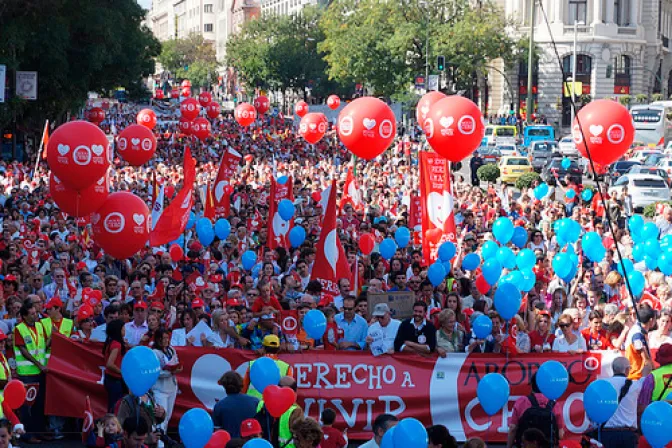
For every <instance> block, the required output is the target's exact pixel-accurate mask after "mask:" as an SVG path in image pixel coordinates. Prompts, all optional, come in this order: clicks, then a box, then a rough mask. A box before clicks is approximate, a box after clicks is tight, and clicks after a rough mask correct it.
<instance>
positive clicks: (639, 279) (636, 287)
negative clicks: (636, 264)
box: [628, 269, 646, 297]
mask: <svg viewBox="0 0 672 448" xmlns="http://www.w3.org/2000/svg"><path fill="white" fill-rule="evenodd" d="M628 283H630V288H631V289H632V293H633V294H634V295H635V296H637V297H639V296H641V295H642V293H643V292H644V287H645V286H646V279H644V274H642V273H641V272H639V271H637V270H634V269H633V270H632V271H631V272H629V273H628Z"/></svg>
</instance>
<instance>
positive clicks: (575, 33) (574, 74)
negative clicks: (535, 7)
mask: <svg viewBox="0 0 672 448" xmlns="http://www.w3.org/2000/svg"><path fill="white" fill-rule="evenodd" d="M578 32H579V21H578V20H576V19H574V47H573V49H572V103H574V102H575V99H576V98H575V97H576V92H575V88H574V86H575V85H576V36H577V34H578ZM570 110H571V112H572V119H571V120H570V123H571V124H572V125H573V123H574V106H572V107H570Z"/></svg>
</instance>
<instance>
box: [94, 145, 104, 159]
mask: <svg viewBox="0 0 672 448" xmlns="http://www.w3.org/2000/svg"><path fill="white" fill-rule="evenodd" d="M91 151H93V153H94V154H95V155H97V156H100V155H101V154H102V153H103V152H104V151H105V148H103V146H102V145H91Z"/></svg>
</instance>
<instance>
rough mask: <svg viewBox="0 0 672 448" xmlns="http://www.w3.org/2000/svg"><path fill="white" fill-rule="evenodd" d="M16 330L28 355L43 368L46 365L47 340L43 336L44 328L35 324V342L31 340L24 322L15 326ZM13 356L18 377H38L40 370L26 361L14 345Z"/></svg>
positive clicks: (31, 335)
mask: <svg viewBox="0 0 672 448" xmlns="http://www.w3.org/2000/svg"><path fill="white" fill-rule="evenodd" d="M16 329H17V330H18V331H19V334H20V335H21V337H22V338H23V341H24V342H25V344H26V350H28V353H30V354H31V355H32V357H33V358H35V361H37V362H39V363H40V364H42V365H43V366H46V365H47V338H46V337H45V334H44V328H42V324H41V323H40V322H35V330H36V332H37V341H35V340H34V339H33V333H32V332H31V331H30V329H28V326H27V325H26V323H25V322H21V323H20V324H19V325H17V326H16ZM14 356H15V359H16V373H18V374H19V375H20V376H27V375H39V374H40V369H39V368H38V367H37V366H36V365H35V364H33V363H32V362H30V361H28V359H27V358H25V357H24V356H23V354H22V353H21V350H19V348H18V347H17V346H16V343H15V344H14Z"/></svg>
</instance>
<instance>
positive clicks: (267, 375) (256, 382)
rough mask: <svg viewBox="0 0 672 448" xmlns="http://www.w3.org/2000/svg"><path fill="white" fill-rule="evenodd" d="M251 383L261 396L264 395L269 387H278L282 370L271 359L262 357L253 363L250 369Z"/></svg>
mask: <svg viewBox="0 0 672 448" xmlns="http://www.w3.org/2000/svg"><path fill="white" fill-rule="evenodd" d="M250 382H251V383H252V385H253V386H254V388H255V389H256V390H257V392H259V393H260V394H263V393H264V389H266V387H267V386H270V385H275V386H277V385H278V383H279V382H280V369H279V368H278V365H277V364H276V363H275V361H273V360H272V359H271V358H267V357H265V356H262V357H261V358H259V359H257V360H256V361H254V362H253V363H252V367H250Z"/></svg>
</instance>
